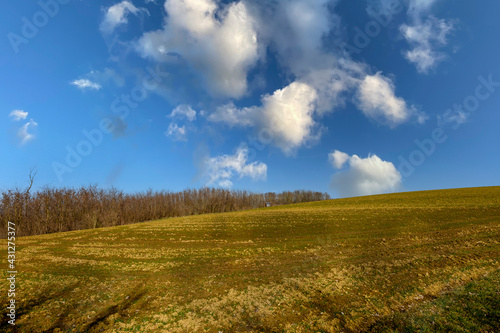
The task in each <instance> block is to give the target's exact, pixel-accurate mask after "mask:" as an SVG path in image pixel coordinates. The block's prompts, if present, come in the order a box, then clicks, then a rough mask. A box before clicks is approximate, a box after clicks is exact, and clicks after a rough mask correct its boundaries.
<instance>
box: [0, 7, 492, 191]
mask: <svg viewBox="0 0 500 333" xmlns="http://www.w3.org/2000/svg"><path fill="white" fill-rule="evenodd" d="M499 13H500V3H498V1H493V0H485V1H481V2H480V4H479V3H476V2H472V1H460V2H452V1H445V0H368V1H348V0H333V1H327V0H318V1H315V2H313V1H306V0H296V1H292V0H278V1H273V2H270V1H263V0H258V1H244V0H241V1H214V0H167V1H165V2H162V1H160V0H156V1H153V0H146V1H144V0H142V1H135V0H134V1H122V2H120V1H102V2H99V3H94V2H90V1H78V0H71V1H69V0H59V1H57V0H42V1H40V2H30V3H25V2H13V3H9V4H8V5H5V6H4V10H3V11H1V12H0V22H1V23H0V27H1V29H2V35H3V36H4V37H3V38H2V42H1V43H0V66H1V74H2V75H1V76H0V81H1V85H0V110H1V113H0V119H1V120H0V135H1V141H0V154H1V156H2V162H1V164H0V188H1V189H7V188H11V187H14V186H25V185H26V180H27V175H28V173H29V170H30V169H31V168H36V169H37V170H38V175H37V180H36V185H37V186H38V187H41V186H43V185H50V186H58V187H59V186H61V187H62V186H66V187H79V186H84V185H88V184H99V185H101V186H103V187H108V186H115V187H117V188H119V189H123V190H125V191H127V192H135V191H142V190H146V189H148V188H152V189H155V190H161V189H166V190H173V191H177V190H182V189H184V188H188V187H189V188H195V187H201V186H220V187H226V188H234V189H248V190H252V191H257V192H267V191H282V190H294V189H311V190H317V191H322V192H329V193H330V194H332V195H333V196H334V197H339V196H354V195H364V194H374V193H386V192H394V191H413V190H425V189H437V188H454V187H469V186H488V185H499V184H500V174H499V172H498V170H499V167H500V157H499V150H500V143H499V142H500V132H499V131H498V124H499V120H500V115H499V112H498V111H499V106H500V66H499V64H498V56H499V53H500V43H499V33H500V20H498V15H499Z"/></svg>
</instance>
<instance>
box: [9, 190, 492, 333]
mask: <svg viewBox="0 0 500 333" xmlns="http://www.w3.org/2000/svg"><path fill="white" fill-rule="evenodd" d="M4 243H5V241H4ZM16 245H17V253H16V256H17V267H16V268H17V270H18V272H19V273H18V275H17V289H18V290H17V291H18V293H17V297H16V298H17V303H18V309H17V311H18V312H17V314H18V318H17V321H16V323H17V325H16V328H17V330H18V331H19V332H134V331H135V332H339V331H343V332H364V331H371V332H379V331H386V332H401V331H403V332H435V331H443V332H449V331H456V332H468V331H483V332H496V331H500V324H499V315H500V314H499V310H498V309H500V294H499V292H500V290H499V283H498V282H499V280H500V263H499V253H500V187H487V188H471V189H457V190H443V191H427V192H414V193H397V194H390V195H379V196H369V197H360V198H351V199H340V200H332V201H326V202H315V203H306V204H296V205H290V206H279V207H271V208H262V209H257V210H251V211H244V212H235V213H225V214H212V215H197V216H190V217H182V218H172V219H166V220H161V221H152V222H147V223H141V224H135V225H127V226H121V227H114V228H103V229H93V230H83V231H74V232H67V233H60V234H51V235H42V236H32V237H23V238H20V239H17V242H16ZM3 248H4V249H5V248H6V246H5V244H4V245H3ZM3 253H4V255H3V256H2V264H3V266H2V267H6V264H7V263H6V258H7V255H6V252H5V250H4V252H3ZM4 271H5V270H4ZM7 289H8V288H7V284H6V279H5V278H3V279H2V284H1V293H2V296H3V299H5V300H6V299H7V296H6V290H7ZM3 308H5V307H3ZM2 318H6V316H5V309H2ZM9 329H11V328H9V326H8V325H7V324H6V320H5V319H3V320H2V322H1V323H0V330H3V331H9Z"/></svg>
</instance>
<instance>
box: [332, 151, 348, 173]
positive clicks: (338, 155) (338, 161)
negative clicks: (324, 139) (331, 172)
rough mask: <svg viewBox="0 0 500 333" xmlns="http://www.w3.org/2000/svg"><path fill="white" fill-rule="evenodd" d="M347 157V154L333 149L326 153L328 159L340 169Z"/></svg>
mask: <svg viewBox="0 0 500 333" xmlns="http://www.w3.org/2000/svg"><path fill="white" fill-rule="evenodd" d="M349 158H350V156H349V155H348V154H346V153H344V152H341V151H338V150H335V151H333V152H331V153H330V154H328V160H329V161H330V163H331V164H332V165H333V166H334V167H335V168H336V169H342V167H343V166H344V164H345V163H346V162H347V161H348V160H349Z"/></svg>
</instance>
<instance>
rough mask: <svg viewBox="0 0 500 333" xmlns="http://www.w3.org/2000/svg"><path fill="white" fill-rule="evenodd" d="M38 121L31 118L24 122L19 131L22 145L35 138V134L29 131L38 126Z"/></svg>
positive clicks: (18, 134) (18, 135)
mask: <svg viewBox="0 0 500 333" xmlns="http://www.w3.org/2000/svg"><path fill="white" fill-rule="evenodd" d="M37 126H38V123H36V122H35V121H34V120H33V119H30V121H28V122H27V123H26V124H24V125H23V126H22V127H21V128H20V129H19V130H18V131H17V137H18V138H19V140H20V142H21V145H25V144H27V143H28V142H30V141H32V140H34V139H35V135H34V134H32V133H29V132H28V131H29V130H31V129H33V128H35V127H37Z"/></svg>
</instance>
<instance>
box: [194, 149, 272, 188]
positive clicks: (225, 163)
mask: <svg viewBox="0 0 500 333" xmlns="http://www.w3.org/2000/svg"><path fill="white" fill-rule="evenodd" d="M203 164H204V169H205V171H204V173H205V177H206V178H207V185H218V186H221V187H231V186H232V184H233V182H232V179H233V178H234V177H238V178H239V179H241V178H243V177H249V178H251V179H252V180H265V179H266V177H267V165H266V164H264V163H262V162H258V161H254V162H251V163H249V162H248V148H246V147H243V146H240V147H239V148H238V149H237V150H236V152H235V153H234V155H222V156H217V157H208V158H206V159H205V161H204V163H203Z"/></svg>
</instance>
